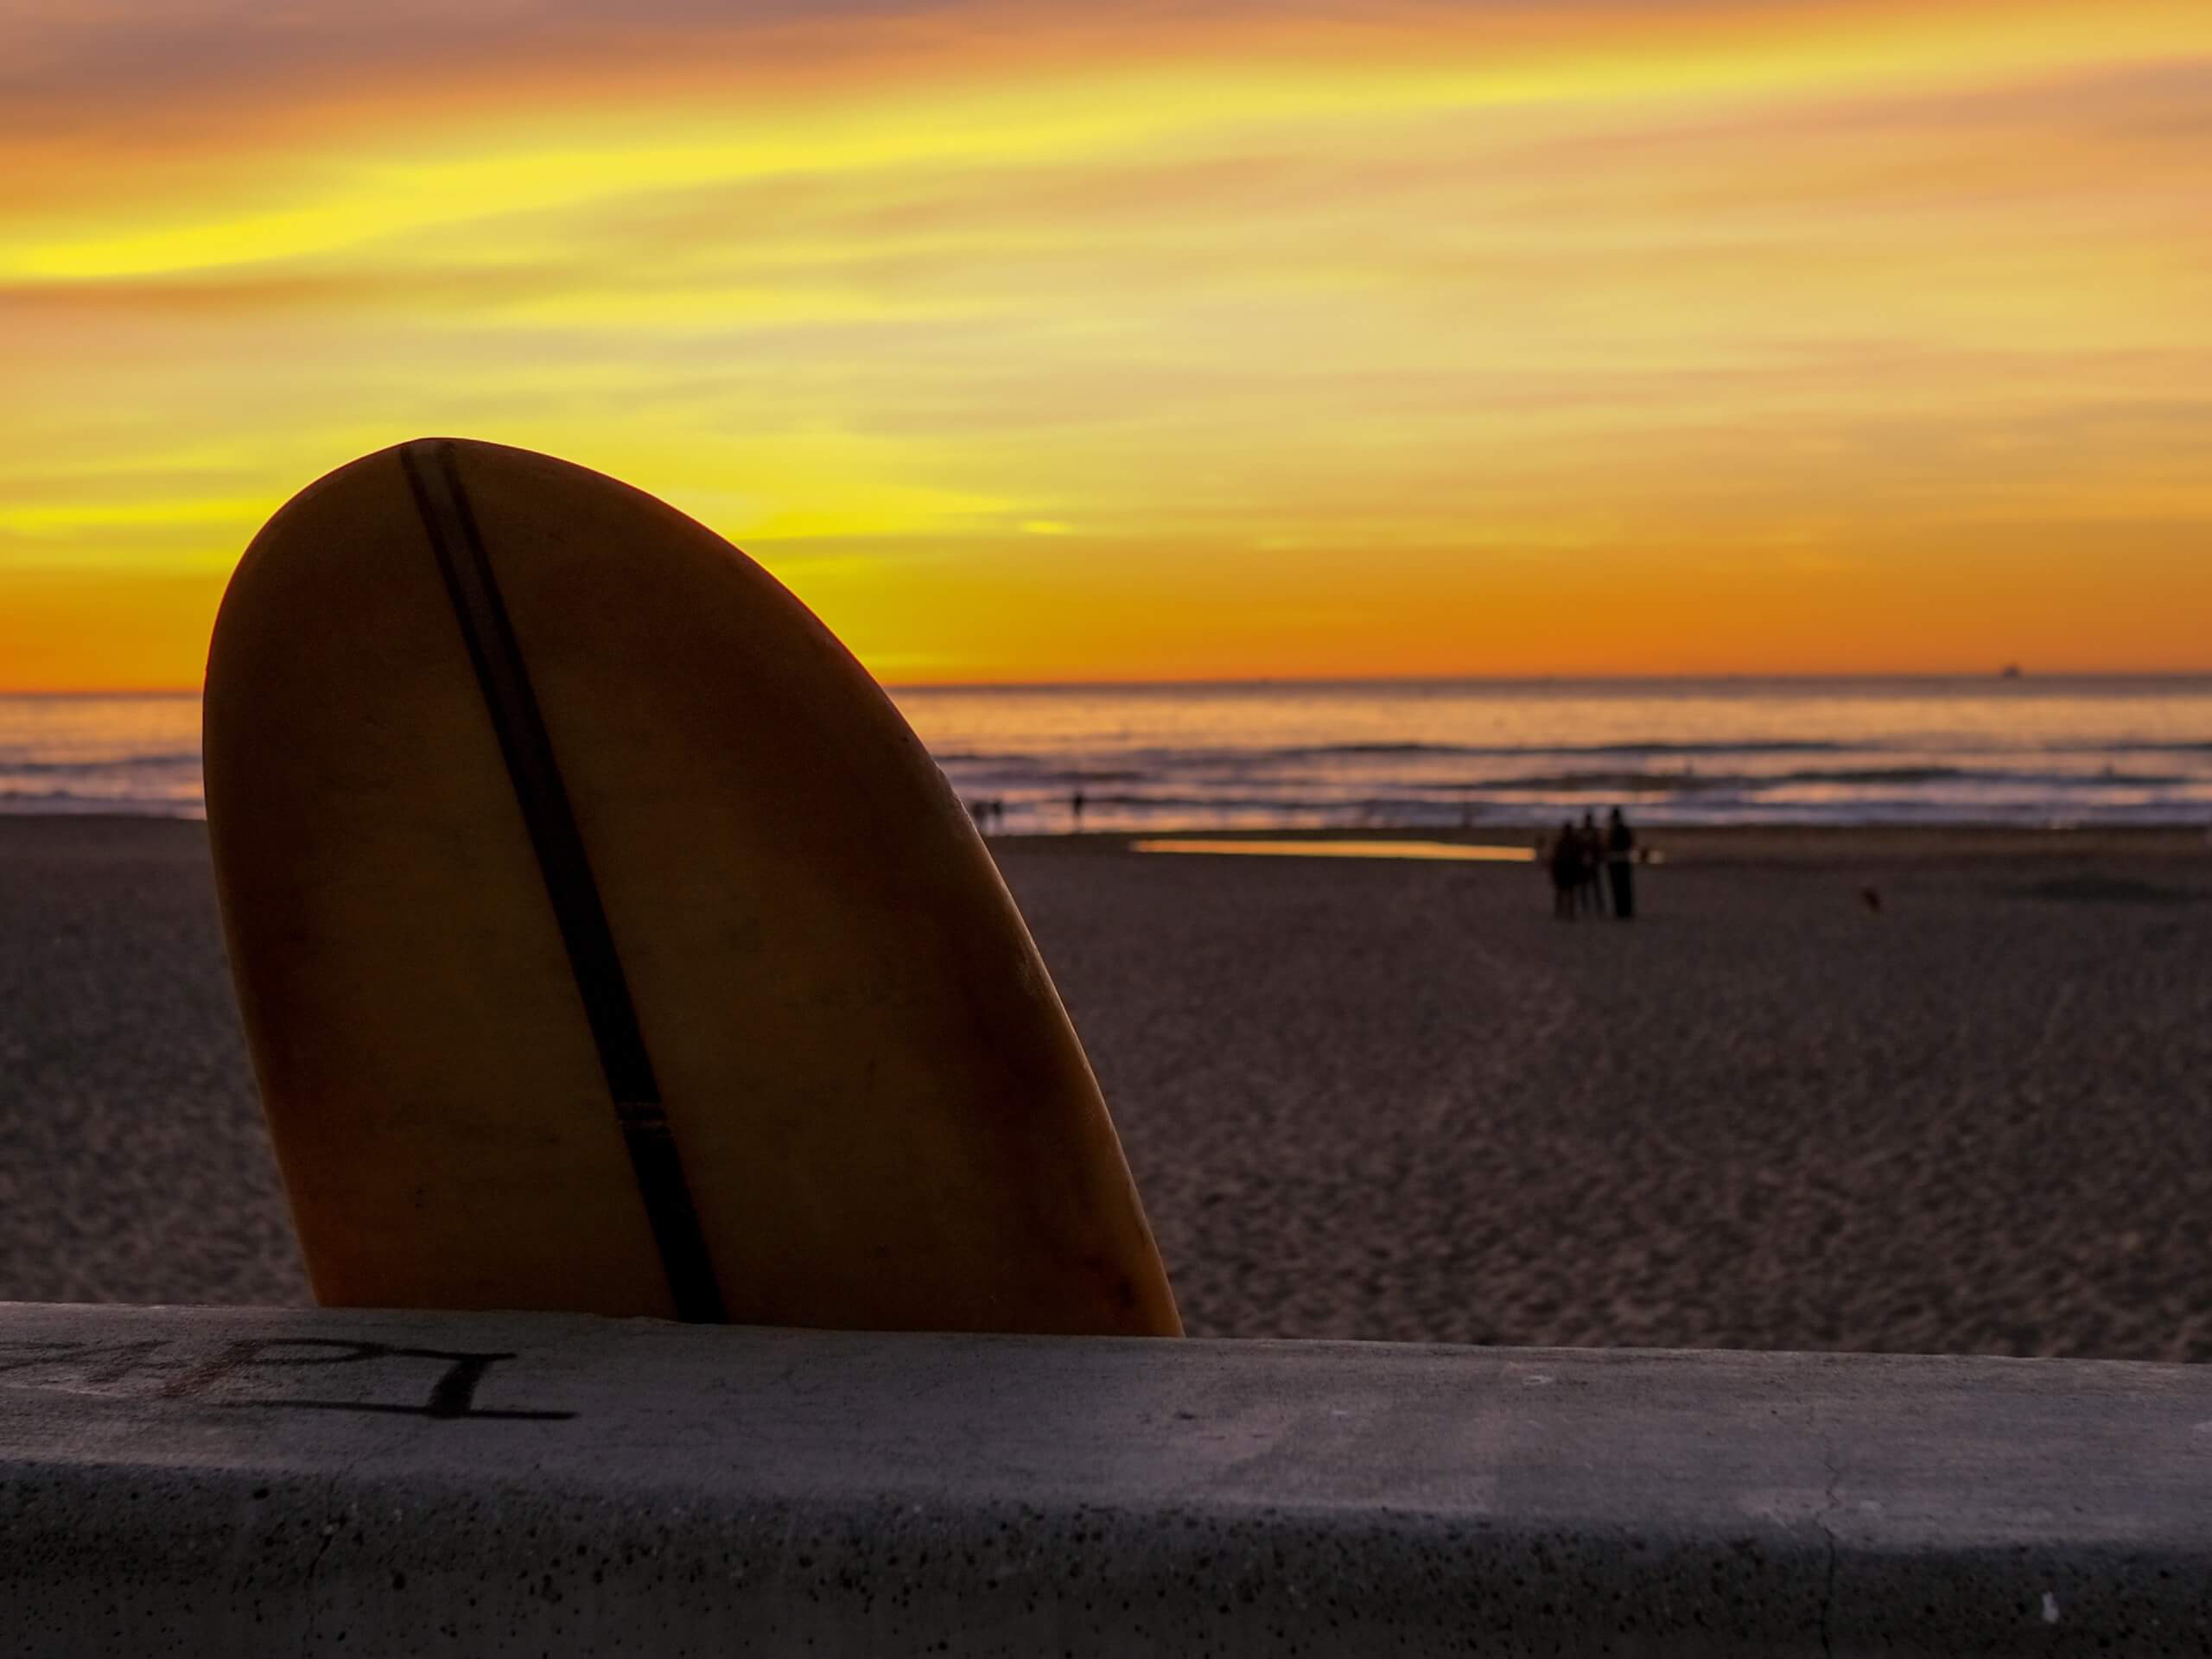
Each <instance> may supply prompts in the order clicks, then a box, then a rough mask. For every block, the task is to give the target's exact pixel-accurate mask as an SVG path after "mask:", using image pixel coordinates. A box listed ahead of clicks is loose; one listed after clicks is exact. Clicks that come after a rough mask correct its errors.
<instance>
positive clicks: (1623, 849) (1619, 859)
mask: <svg viewBox="0 0 2212 1659" xmlns="http://www.w3.org/2000/svg"><path fill="white" fill-rule="evenodd" d="M1605 874H1608V875H1609V876H1611V878H1612V882H1613V915H1614V918H1616V919H1617V920H1619V921H1624V922H1625V921H1627V920H1629V919H1630V918H1631V917H1633V916H1634V915H1635V914H1636V833H1635V831H1633V830H1631V829H1630V828H1629V827H1628V820H1627V819H1626V818H1625V817H1623V816H1622V815H1621V810H1620V808H1618V806H1617V807H1615V808H1614V809H1613V812H1612V817H1610V818H1608V819H1607V820H1606V822H1605Z"/></svg>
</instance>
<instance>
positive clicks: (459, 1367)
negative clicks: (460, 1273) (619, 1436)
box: [0, 1337, 575, 1423]
mask: <svg viewBox="0 0 2212 1659" xmlns="http://www.w3.org/2000/svg"><path fill="white" fill-rule="evenodd" d="M515 1357H516V1356H515V1355H513V1354H511V1353H475V1352H469V1351H461V1350H453V1349H444V1348H399V1347H394V1346H392V1345H391V1344H389V1343H382V1342H366V1341H359V1340H355V1339H353V1338H334V1337H240V1338H231V1339H229V1340H226V1341H224V1342H221V1343H219V1344H217V1345H215V1346H214V1347H213V1348H208V1347H207V1346H205V1345H204V1344H199V1345H195V1344H192V1343H190V1342H188V1341H177V1340H174V1339H170V1338H156V1339H151V1340H145V1341H138V1342H106V1343H103V1342H10V1341H0V1379H4V1380H5V1381H6V1382H8V1383H12V1384H13V1385H15V1386H16V1387H18V1388H34V1389H38V1388H45V1389H68V1390H71V1391H76V1392H81V1391H84V1390H87V1389H90V1390H94V1391H113V1392H115V1393H118V1395H123V1396H125V1397H137V1398H149V1399H159V1400H191V1401H198V1402H201V1403H203V1404H206V1405H210V1406H215V1407H219V1408H223V1409H226V1410H253V1411H283V1410H289V1411H353V1412H366V1413H370V1414H376V1415H382V1416H401V1417H429V1418H435V1419H438V1420H441V1421H455V1420H464V1419H474V1420H476V1421H506V1422H541V1423H542V1422H565V1421H569V1419H571V1418H573V1417H575V1412H573V1411H534V1410H514V1409H509V1408H497V1407H486V1406H480V1405H479V1404H477V1402H476V1396H477V1391H478V1390H479V1389H480V1388H481V1387H482V1386H483V1383H484V1381H485V1379H486V1377H487V1376H490V1375H491V1374H492V1370H493V1367H494V1366H497V1365H501V1364H504V1363H506V1362H508V1361H510V1360H512V1359H514V1358H515ZM325 1385H335V1386H325ZM357 1390H358V1392H357ZM334 1395H335V1396H340V1397H332V1396H334Z"/></svg>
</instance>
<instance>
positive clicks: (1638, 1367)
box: [0, 1304, 2212, 1656]
mask: <svg viewBox="0 0 2212 1659" xmlns="http://www.w3.org/2000/svg"><path fill="white" fill-rule="evenodd" d="M932 1650H934V1651H938V1652H948V1651H949V1652H952V1653H959V1654H995V1653H1003V1654H1023V1655H1028V1654H1040V1653H1054V1654H1058V1653H1073V1654H1122V1653H1142V1652H1155V1651H1157V1652H1210V1653H1224V1654H1260V1653H1266V1654H1277V1653H1344V1654H1352V1653H1357V1654H1377V1653H1395V1652H1405V1653H1416V1652H1419V1653H1425V1652H1433V1651H1443V1650H1455V1651H1476V1652H1483V1653H1560V1654H1583V1653H1604V1652H1611V1653H1621V1654H1637V1655H1661V1654H1752V1653H1758V1654H1807V1655H1821V1656H1831V1655H1847V1654H1858V1653H1868V1652H1876V1651H1880V1652H1888V1653H1899V1652H1904V1653H1925V1654H1946V1655H1960V1654H1973V1653H1999V1652H2001V1653H2007V1654H2012V1653H2035V1654H2054V1655H2055V1654H2063V1653H2085V1654H2086V1653H2092V1652H2094V1653H2101V1654H2110V1653H2115V1652H2121V1653H2143V1654H2178V1653H2201V1652H2208V1651H2212V1370H2198V1369H2194V1368H2186V1367H2179V1366H2158V1365H2140V1364H2112V1363H2075V1362H2060V1361H2032V1360H2030V1361H2022V1360H1998V1359H1943V1358H1878V1357H1841V1356H1815V1355H1789V1354H1776V1355H1747V1354H1727V1353H1656V1352H1618V1351H1617V1352H1599V1351H1533V1350H1521V1351H1510V1350H1484V1349H1450V1348H1419V1347H1385V1346H1374V1345H1366V1344H1336V1343H1310V1344H1306V1343H1302V1344H1280V1343H1236V1344H1230V1343H1198V1342H1192V1343H1146V1342H1133V1341H1123V1342H1103V1341H1072V1340H1057V1341H1056V1340H1038V1339H1024V1338H988V1339H975V1338H951V1337H918V1336H872V1335H855V1334H836V1333H825V1332H792V1331H766V1330H752V1329H693V1328H683V1327H678V1326H671V1325H658V1324H653V1323H650V1322H643V1321H638V1322H620V1321H608V1320H596V1319H581V1318H572V1317H568V1316H554V1315H506V1314H501V1315H480V1316H463V1315H429V1314H412V1313H339V1312H330V1313H299V1312H275V1311H269V1312H261V1311H252V1312H237V1311H228V1310H221V1311H219V1310H212V1309H190V1308H138V1309H131V1308H105V1307H60V1306H34V1305H25V1304H17V1305H10V1306H0V1652H6V1653H17V1652H26V1653H41V1654H53V1655H74V1654H87V1655H90V1654H102V1655H105V1654H111V1653H120V1652H139V1651H143V1652H161V1653H170V1654H178V1653H186V1654H223V1655H234V1654H235V1655H251V1654H257V1653H288V1654H289V1653H347V1654H363V1653H369V1654H383V1653H390V1654H409V1655H443V1654H455V1655H460V1654H467V1655H472V1656H474V1655H489V1654H502V1653H529V1654H550V1655H555V1656H563V1655H582V1654H593V1655H597V1654H616V1653H626V1654H678V1653H692V1654H708V1653H715V1654H721V1653H760V1654H796V1653H802V1652H810V1653H816V1654H876V1653H901V1654H904V1653H920V1652H928V1651H932Z"/></svg>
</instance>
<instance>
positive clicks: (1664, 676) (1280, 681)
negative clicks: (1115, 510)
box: [0, 665, 2212, 699]
mask: <svg viewBox="0 0 2212 1659" xmlns="http://www.w3.org/2000/svg"><path fill="white" fill-rule="evenodd" d="M2125 680H2212V665H2206V666H2202V667H2194V668H2124V669H2059V670H2052V671H2048V672H2036V671H2031V670H2028V669H2022V670H2020V671H2018V672H2017V673H2008V672H2006V671H2003V670H1994V671H1993V670H1987V669H1978V670H1958V669H1916V670H1904V671H1895V670H1889V671H1806V672H1798V673H1765V672H1760V671H1755V670H1735V671H1718V672H1683V673H1646V674H1636V673H1630V674H1599V673H1569V672H1561V673H1554V674H1373V675H1357V674H1352V675H1346V674H1321V675H1302V674H1284V675H1236V676H1221V677H1165V678H1160V679H1141V678H1134V677H1132V678H1127V679H1071V680H1053V679H1035V680H1023V679H1003V680H888V679H879V680H877V682H876V683H877V684H878V685H880V687H881V688H882V689H883V690H886V691H888V692H905V691H1116V690H1122V691H1133V690H1193V691H1199V690H1266V689H1269V688H1281V687H1304V688H1313V687H1386V686H1405V687H1412V686H1440V685H1491V686H1532V685H1652V686H1660V685H1685V684H1693V685H1726V684H1763V685H1822V684H1839V683H1844V684H1851V683H1857V684H1869V683H1880V682H1884V681H1887V682H1891V683H1899V682H1915V681H1917V682H1923V683H1943V684H1955V685H1984V684H1988V685H2027V684H2053V683H2057V684H2064V683H2082V682H2088V681H2125ZM205 692H206V688H205V686H204V685H196V686H181V685H180V686H106V687H102V686H77V687H67V688H56V687H35V686H33V687H20V688H4V687H0V697H21V698H56V699H59V698H65V697H84V698H99V697H105V698H118V699H119V698H126V697H197V696H204V695H205Z"/></svg>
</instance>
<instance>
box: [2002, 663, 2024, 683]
mask: <svg viewBox="0 0 2212 1659" xmlns="http://www.w3.org/2000/svg"><path fill="white" fill-rule="evenodd" d="M1997 677H1998V678H1999V679H2000V680H2017V679H2018V678H2019V677H2020V665H2019V664H2018V663H2007V664H2005V666H2004V668H2003V669H2002V671H1999V674H1998V676H1997Z"/></svg>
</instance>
